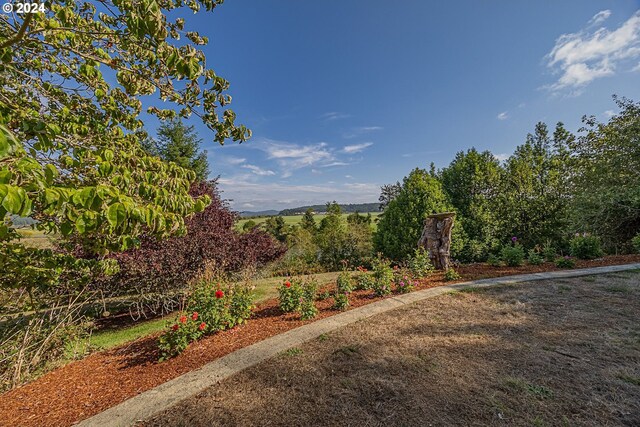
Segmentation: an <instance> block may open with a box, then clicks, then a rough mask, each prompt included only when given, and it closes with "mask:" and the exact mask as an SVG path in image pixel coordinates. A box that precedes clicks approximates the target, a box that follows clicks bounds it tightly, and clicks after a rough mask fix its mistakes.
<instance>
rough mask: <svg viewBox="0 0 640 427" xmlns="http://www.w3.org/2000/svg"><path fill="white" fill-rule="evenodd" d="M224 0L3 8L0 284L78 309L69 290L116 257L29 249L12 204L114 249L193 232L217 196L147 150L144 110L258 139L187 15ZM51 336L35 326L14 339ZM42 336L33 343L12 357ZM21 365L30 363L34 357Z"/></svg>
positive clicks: (95, 247) (83, 240)
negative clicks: (77, 257)
mask: <svg viewBox="0 0 640 427" xmlns="http://www.w3.org/2000/svg"><path fill="white" fill-rule="evenodd" d="M220 3H222V0H194V1H190V2H183V1H182V0H163V1H157V0H137V1H120V0H117V1H116V0H100V1H98V2H91V1H63V0H52V1H47V4H46V6H47V7H46V11H45V12H41V13H29V14H11V15H9V14H2V15H0V219H2V220H3V221H2V222H1V223H0V241H1V242H2V243H1V247H0V252H1V253H0V260H1V262H2V266H1V267H2V268H0V286H2V288H3V289H6V288H20V289H21V290H26V291H27V292H21V293H20V294H21V295H25V294H27V295H29V296H30V297H31V298H28V299H27V301H26V302H24V304H23V303H22V300H20V301H17V302H16V304H15V306H17V307H18V309H24V308H27V307H31V306H33V305H34V302H33V301H36V300H37V299H38V297H39V296H43V295H47V296H48V298H49V297H52V298H55V301H54V302H55V303H56V304H60V303H62V305H63V306H69V304H72V303H74V302H78V299H77V298H78V295H79V293H78V292H69V287H70V286H73V287H74V288H76V289H77V288H81V287H84V286H85V285H86V284H87V283H88V280H89V279H87V280H82V281H80V282H79V283H78V281H77V280H76V278H77V277H84V276H86V275H85V274H84V273H82V271H90V272H96V273H97V272H99V271H104V272H107V271H109V270H112V268H111V267H110V266H108V265H107V264H108V263H101V265H99V266H87V262H88V261H87V262H85V261H74V260H73V259H70V258H66V257H67V256H68V255H60V254H58V253H54V252H53V251H50V250H38V249H31V248H25V247H24V246H23V245H21V244H20V243H19V241H17V239H18V237H19V236H17V234H16V233H15V232H14V231H13V230H12V229H11V227H10V220H9V219H8V218H10V215H13V214H15V215H20V216H31V217H32V218H34V219H36V220H38V223H37V225H36V227H37V228H39V229H40V230H43V231H45V232H47V233H55V234H57V235H58V236H60V237H62V238H66V239H70V238H73V240H74V242H75V243H76V244H79V245H80V246H82V248H83V249H84V251H85V252H87V253H93V254H97V255H98V256H99V257H102V256H104V255H105V254H106V253H107V252H108V251H112V250H122V249H127V248H129V247H131V246H135V245H136V244H137V243H138V237H139V236H141V235H142V234H143V233H146V234H152V235H155V236H159V237H166V236H169V235H177V234H183V233H184V232H185V227H184V219H185V217H187V216H189V215H191V214H193V213H195V212H200V211H202V210H203V209H204V208H205V206H206V205H207V204H208V203H209V198H208V197H200V198H197V199H194V198H192V197H191V196H190V195H189V193H188V191H189V187H190V185H191V183H192V182H193V181H194V180H195V178H196V176H195V173H194V172H192V171H190V170H186V169H184V168H182V167H180V166H178V165H176V164H173V163H170V164H167V163H165V162H163V161H162V160H161V159H159V158H157V157H154V156H151V155H149V154H148V153H146V152H145V151H144V150H143V148H142V141H144V140H145V139H146V138H147V137H148V136H147V134H146V132H145V131H144V128H143V122H142V120H141V113H142V109H143V102H142V100H143V99H145V100H149V104H147V106H148V108H147V109H146V112H147V113H148V114H151V115H154V116H156V117H157V118H159V119H160V120H166V119H171V118H174V117H178V116H180V117H189V116H191V115H195V116H197V117H199V118H200V119H201V120H202V121H203V122H204V123H205V124H206V125H207V126H208V127H209V128H210V129H211V130H212V131H213V139H214V140H215V141H217V142H219V143H223V142H224V141H225V140H227V139H233V140H235V141H240V142H242V141H244V140H246V139H248V138H249V137H250V132H249V130H248V129H246V128H245V127H244V126H241V125H238V126H237V125H236V124H235V114H234V113H233V111H231V110H229V109H228V108H227V105H228V104H229V102H230V101H231V98H230V96H229V95H228V94H227V89H228V87H229V83H228V82H227V81H226V80H225V79H224V78H222V77H220V76H218V75H216V73H215V72H214V71H213V70H212V69H208V68H207V67H206V65H205V56H204V53H203V52H202V51H201V50H199V46H201V45H204V44H206V43H207V42H208V41H207V39H206V37H202V36H200V35H199V34H198V33H196V32H193V31H185V21H184V19H182V18H178V17H177V16H179V15H181V13H179V12H177V13H176V9H184V8H186V7H188V8H190V9H192V10H193V11H194V12H196V11H198V10H199V9H200V8H204V9H206V10H207V11H211V10H213V8H214V7H216V6H217V5H218V4H220ZM169 11H172V13H171V14H170V15H171V16H169V14H168V13H167V12H169ZM182 14H184V13H182ZM154 94H155V95H157V98H158V100H157V101H152V98H151V97H150V96H151V95H154ZM158 106H161V107H158ZM62 256H63V257H65V258H61V257H62ZM73 269H78V271H79V272H80V273H79V274H78V275H74V274H73V272H72V271H73ZM62 296H64V298H67V299H68V300H67V301H66V302H62V301H61V300H60V298H62ZM51 301H52V300H51V299H48V300H47V304H50V303H51ZM21 304H22V305H21ZM35 304H37V301H36V302H35ZM65 304H66V305H65ZM3 308H4V307H3ZM61 317H64V318H65V319H69V318H70V316H67V315H63V316H61ZM66 321H67V320H65V322H66ZM37 323H38V322H35V324H37ZM64 329H65V328H64V327H58V325H53V326H52V329H51V331H53V332H56V331H62V330H64ZM4 330H5V331H6V330H7V329H6V328H5V329H4ZM10 332H11V331H10ZM53 332H52V333H53ZM11 333H13V332H11ZM21 334H22V335H21ZM48 334H49V332H44V333H42V334H38V333H34V331H31V332H26V329H24V328H22V329H19V331H18V333H16V335H14V339H15V340H17V341H21V340H22V338H23V337H27V336H28V337H34V336H41V337H47V336H48ZM1 338H2V337H0V347H4V343H3V341H2V339H1ZM25 340H26V338H25ZM50 341H51V340H50ZM39 346H40V344H33V343H27V344H25V347H24V348H23V349H22V350H19V351H17V352H16V353H12V356H11V357H14V356H15V355H22V356H20V357H23V356H24V354H25V353H24V351H23V350H26V349H28V348H38V347H39ZM62 347H63V346H62ZM15 357H17V356H15ZM3 360H13V361H15V360H16V359H9V358H4V356H3ZM33 360H34V362H33V363H35V364H36V365H37V364H38V363H42V362H43V361H46V358H43V357H39V356H38V355H37V354H36V356H34V359H33ZM38 361H39V362H38ZM22 362H24V363H22ZM22 362H19V364H20V365H21V366H23V367H24V369H23V370H22V371H21V372H27V371H28V370H29V368H28V365H29V363H31V362H30V361H24V360H23V361H22ZM16 363H18V362H16ZM7 365H8V366H10V365H11V363H9V364H7ZM31 367H32V368H34V366H31ZM35 368H37V366H35ZM35 368H34V369H35ZM18 371H20V370H18Z"/></svg>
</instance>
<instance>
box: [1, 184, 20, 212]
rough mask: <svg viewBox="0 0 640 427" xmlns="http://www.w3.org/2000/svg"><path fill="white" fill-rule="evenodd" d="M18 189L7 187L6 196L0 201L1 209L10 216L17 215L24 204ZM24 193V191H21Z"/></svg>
mask: <svg viewBox="0 0 640 427" xmlns="http://www.w3.org/2000/svg"><path fill="white" fill-rule="evenodd" d="M19 190H21V189H20V188H17V187H13V186H7V194H6V195H5V196H4V199H3V200H2V207H3V208H5V209H6V210H7V212H9V213H11V214H16V215H19V214H20V211H21V209H22V203H23V202H24V196H23V195H22V194H21V192H20V191H19ZM22 193H24V190H22Z"/></svg>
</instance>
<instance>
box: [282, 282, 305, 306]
mask: <svg viewBox="0 0 640 427" xmlns="http://www.w3.org/2000/svg"><path fill="white" fill-rule="evenodd" d="M300 298H302V284H301V282H300V280H293V279H292V280H289V279H287V280H285V281H284V282H282V284H281V285H280V286H278V300H279V306H280V310H282V311H284V312H285V313H291V312H293V311H296V310H298V309H299V308H300Z"/></svg>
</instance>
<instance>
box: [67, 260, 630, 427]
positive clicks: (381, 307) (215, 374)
mask: <svg viewBox="0 0 640 427" xmlns="http://www.w3.org/2000/svg"><path fill="white" fill-rule="evenodd" d="M636 269H640V264H628V265H616V266H608V267H596V268H585V269H580V270H565V271H554V272H547V273H534V274H520V275H516V276H505V277H497V278H492V279H482V280H475V281H470V282H462V283H456V284H454V285H446V286H438V287H436V288H430V289H425V290H422V291H416V292H411V293H408V294H403V295H399V296H394V297H391V298H387V299H384V300H381V301H378V302H374V303H371V304H367V305H365V306H362V307H358V308H355V309H353V310H349V311H346V312H344V313H339V314H336V315H334V316H331V317H327V318H324V319H322V320H318V321H316V322H313V323H310V324H308V325H304V326H301V327H299V328H296V329H292V330H290V331H287V332H285V333H283V334H280V335H277V336H274V337H271V338H268V339H266V340H264V341H261V342H258V343H256V344H253V345H251V346H248V347H245V348H242V349H240V350H237V351H235V352H233V353H230V354H228V355H226V356H224V357H221V358H219V359H216V360H214V361H213V362H210V363H208V364H207V365H205V366H203V367H202V368H200V369H197V370H195V371H191V372H188V373H186V374H184V375H181V376H179V377H177V378H174V379H173V380H171V381H168V382H166V383H164V384H161V385H159V386H158V387H156V388H153V389H151V390H148V391H146V392H144V393H141V394H139V395H137V396H135V397H132V398H131V399H129V400H126V401H124V402H122V403H121V404H119V405H116V406H114V407H112V408H110V409H107V410H106V411H104V412H102V413H100V414H97V415H95V416H93V417H91V418H89V419H87V420H84V421H82V422H81V423H79V424H78V425H80V426H109V427H111V426H114V427H115V426H130V425H133V424H135V423H136V422H137V421H142V420H145V419H148V418H150V417H152V416H153V415H155V414H157V413H159V412H161V411H164V410H166V409H168V408H169V407H171V406H172V405H175V404H176V403H178V402H180V401H181V400H183V399H187V398H189V397H192V396H193V395H195V394H198V393H199V392H201V391H203V390H205V389H207V388H209V387H210V386H212V385H214V384H216V383H218V382H220V381H222V380H224V379H226V378H228V377H230V376H232V375H233V374H236V373H238V372H240V371H242V370H243V369H247V368H249V367H252V366H254V365H256V364H258V363H260V362H262V361H264V360H267V359H269V358H272V357H274V356H276V355H278V354H279V353H281V352H283V351H285V350H287V349H289V348H291V347H296V346H299V345H301V344H303V343H305V342H307V341H310V340H312V339H314V338H316V337H318V336H320V335H322V334H326V333H328V332H331V331H334V330H336V329H338V328H341V327H343V326H346V325H349V324H351V323H354V322H357V321H359V320H363V319H367V318H369V317H371V316H375V315H376V314H380V313H384V312H386V311H389V310H393V309H395V308H398V307H402V306H404V305H406V304H411V303H414V302H417V301H422V300H424V299H427V298H433V297H435V296H438V295H442V294H445V293H448V292H451V291H455V290H460V289H464V288H484V287H489V286H499V285H508V284H514V283H522V282H531V281H537V280H548V279H562V278H568V277H579V276H588V275H593V274H605V273H615V272H619V271H628V270H636Z"/></svg>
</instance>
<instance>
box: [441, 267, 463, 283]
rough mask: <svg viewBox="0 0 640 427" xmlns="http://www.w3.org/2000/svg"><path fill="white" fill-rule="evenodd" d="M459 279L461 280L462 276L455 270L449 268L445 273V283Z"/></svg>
mask: <svg viewBox="0 0 640 427" xmlns="http://www.w3.org/2000/svg"><path fill="white" fill-rule="evenodd" d="M458 279H460V275H459V274H458V272H457V271H455V270H454V269H453V268H449V269H448V270H447V271H445V272H444V280H445V281H447V282H450V281H452V280H458Z"/></svg>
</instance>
